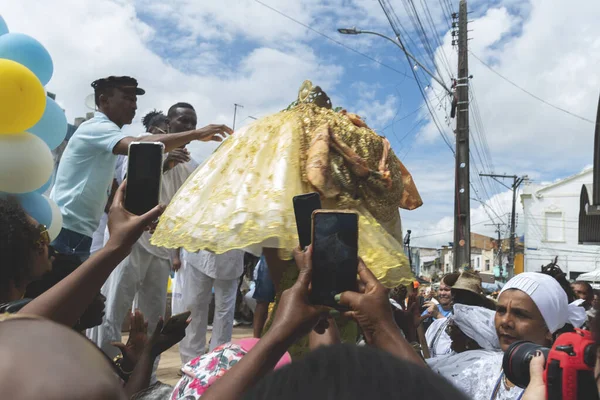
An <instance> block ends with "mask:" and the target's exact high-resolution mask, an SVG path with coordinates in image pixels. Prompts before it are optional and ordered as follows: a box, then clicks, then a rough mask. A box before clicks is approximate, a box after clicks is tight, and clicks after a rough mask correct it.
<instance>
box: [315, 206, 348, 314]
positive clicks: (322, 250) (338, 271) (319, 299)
mask: <svg viewBox="0 0 600 400" xmlns="http://www.w3.org/2000/svg"><path fill="white" fill-rule="evenodd" d="M328 214H329V213H328ZM331 214H334V213H331ZM319 215H323V214H315V215H314V220H313V222H314V223H317V221H318V216H319ZM348 215H350V214H348ZM353 218H358V216H356V215H355V216H353ZM313 229H316V226H315V227H313ZM335 232H344V234H345V235H351V236H352V237H353V239H352V242H353V246H352V247H353V248H354V249H355V250H354V251H355V253H354V254H352V257H351V258H349V259H348V260H350V263H351V264H352V267H350V268H347V267H348V264H341V263H337V262H332V263H328V262H325V263H323V262H322V261H320V260H318V259H315V257H319V254H328V255H331V254H335V253H336V248H335V243H332V244H330V245H324V244H323V243H320V242H319V243H318V241H319V239H318V236H317V235H316V234H315V238H314V243H313V254H312V256H313V271H312V285H313V287H312V288H313V290H312V291H311V294H310V301H311V303H313V304H319V305H325V306H329V307H333V308H336V309H338V310H342V311H345V310H346V308H345V307H343V306H341V305H339V304H337V303H336V302H335V300H334V295H335V294H338V293H341V292H343V291H347V290H349V291H357V290H358V286H357V282H356V276H357V273H358V219H356V220H355V222H354V221H353V222H352V227H351V228H350V227H345V228H344V227H342V226H338V225H336V229H335V230H333V231H331V233H330V234H329V236H332V234H335ZM331 274H333V275H334V276H337V277H335V278H334V279H333V281H334V283H333V285H332V286H328V285H323V282H326V281H330V280H331V278H330V276H331ZM321 279H324V280H323V281H321ZM344 282H345V283H344ZM348 282H351V283H348ZM315 289H316V290H315Z"/></svg>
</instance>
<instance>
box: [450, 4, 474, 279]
mask: <svg viewBox="0 0 600 400" xmlns="http://www.w3.org/2000/svg"><path fill="white" fill-rule="evenodd" d="M467 34H468V33H467V1H466V0H460V6H459V10H458V78H457V80H456V85H455V86H456V95H457V103H456V114H457V115H456V157H455V167H454V168H455V194H454V245H453V250H454V271H456V272H458V271H459V270H461V269H465V268H469V267H470V264H471V203H470V201H471V195H470V184H469V174H470V172H469V170H470V168H469V59H468V50H467V43H468V38H467Z"/></svg>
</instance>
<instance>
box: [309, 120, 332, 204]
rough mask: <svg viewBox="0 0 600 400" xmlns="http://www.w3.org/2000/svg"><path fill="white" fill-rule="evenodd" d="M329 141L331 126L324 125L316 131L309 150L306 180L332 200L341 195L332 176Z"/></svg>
mask: <svg viewBox="0 0 600 400" xmlns="http://www.w3.org/2000/svg"><path fill="white" fill-rule="evenodd" d="M329 139H330V136H329V125H327V124H323V125H321V126H320V127H318V128H317V129H316V130H315V132H314V134H313V139H312V142H311V144H310V148H309V149H308V157H307V160H306V178H307V179H308V181H309V182H310V184H311V185H313V186H314V187H315V188H316V189H317V191H318V192H319V193H320V194H321V195H322V196H324V197H327V198H332V197H335V196H337V195H338V194H340V188H339V187H338V186H337V184H336V183H335V182H334V178H333V175H332V174H331V167H330V162H329Z"/></svg>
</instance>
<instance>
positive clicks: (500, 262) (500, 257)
mask: <svg viewBox="0 0 600 400" xmlns="http://www.w3.org/2000/svg"><path fill="white" fill-rule="evenodd" d="M502 225H504V224H485V226H495V227H496V233H497V234H498V239H497V240H498V241H497V242H496V243H498V267H499V268H500V276H502V237H501V231H500V227H501V226H502Z"/></svg>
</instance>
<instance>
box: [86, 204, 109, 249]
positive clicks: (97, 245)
mask: <svg viewBox="0 0 600 400" xmlns="http://www.w3.org/2000/svg"><path fill="white" fill-rule="evenodd" d="M107 223H108V214H106V213H104V214H102V217H101V218H100V224H99V225H98V229H96V231H95V232H94V234H93V235H92V244H91V246H90V254H94V253H95V252H97V251H98V250H100V249H101V248H103V247H104V233H105V231H106V224H107Z"/></svg>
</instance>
